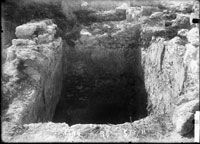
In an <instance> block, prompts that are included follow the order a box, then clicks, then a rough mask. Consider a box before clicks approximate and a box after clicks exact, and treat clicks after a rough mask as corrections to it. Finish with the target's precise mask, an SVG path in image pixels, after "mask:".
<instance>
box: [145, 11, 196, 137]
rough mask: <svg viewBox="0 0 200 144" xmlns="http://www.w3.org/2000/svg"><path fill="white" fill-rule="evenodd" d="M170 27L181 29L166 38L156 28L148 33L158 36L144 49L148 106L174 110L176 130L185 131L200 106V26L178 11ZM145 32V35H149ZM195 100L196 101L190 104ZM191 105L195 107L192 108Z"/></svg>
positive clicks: (152, 108)
mask: <svg viewBox="0 0 200 144" xmlns="http://www.w3.org/2000/svg"><path fill="white" fill-rule="evenodd" d="M154 22H155V21H154ZM147 23H148V22H147ZM154 24H156V23H154ZM175 25H177V26H175ZM157 28H158V27H157ZM169 28H173V30H174V31H176V32H177V31H178V36H175V37H173V38H171V39H167V38H166V37H165V36H166V35H165V36H164V35H163V36H164V37H163V36H159V37H158V36H156V32H157V30H152V31H151V32H149V33H151V34H152V35H154V36H155V37H154V39H152V40H151V42H150V43H149V47H147V48H144V51H142V53H143V55H142V59H143V60H142V61H143V63H144V71H145V72H144V73H145V84H146V89H147V91H148V93H149V103H148V104H149V107H148V108H149V109H151V110H152V112H153V113H173V112H174V114H172V115H173V117H174V119H173V122H174V124H175V127H176V131H177V132H178V133H180V134H181V135H184V134H187V133H189V132H191V129H192V128H191V126H192V124H191V120H192V119H193V114H194V111H195V110H198V108H197V105H198V100H199V97H198V95H199V61H198V59H199V28H198V27H194V26H191V25H190V24H189V18H188V17H187V16H183V15H182V14H178V16H177V18H176V19H175V20H174V23H173V24H172V27H169ZM182 28H183V29H182ZM166 30H167V29H166ZM144 31H145V30H144V29H143V32H144ZM147 31H148V30H146V32H147ZM164 31H165V30H164ZM146 34H147V33H145V32H144V34H142V35H144V37H145V36H146V37H147V35H146ZM165 34H166V33H165ZM161 37H162V38H161ZM168 38H169V37H168ZM192 100H193V101H194V102H196V103H195V104H192V105H190V103H192V102H191V101H192ZM195 100H196V101H195ZM188 105H190V106H189V107H190V108H191V109H195V110H191V111H190V110H189V109H188ZM174 110H175V111H174ZM177 115H179V116H180V115H181V116H180V117H179V118H180V119H182V120H180V119H179V118H178V116H177ZM189 127H190V128H189Z"/></svg>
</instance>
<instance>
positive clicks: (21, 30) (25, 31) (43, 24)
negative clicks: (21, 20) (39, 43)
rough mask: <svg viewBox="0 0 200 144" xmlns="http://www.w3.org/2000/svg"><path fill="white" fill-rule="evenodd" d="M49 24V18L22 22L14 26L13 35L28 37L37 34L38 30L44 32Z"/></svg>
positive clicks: (50, 22) (22, 37)
mask: <svg viewBox="0 0 200 144" xmlns="http://www.w3.org/2000/svg"><path fill="white" fill-rule="evenodd" d="M51 24H52V21H51V20H44V21H40V22H32V23H27V24H23V25H20V26H18V27H17V28H16V31H15V35H16V37H17V38H21V39H27V38H28V39H30V38H31V37H32V36H33V35H34V34H35V35H38V32H40V33H44V31H46V30H47V26H48V25H51Z"/></svg>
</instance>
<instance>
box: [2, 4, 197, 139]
mask: <svg viewBox="0 0 200 144" xmlns="http://www.w3.org/2000/svg"><path fill="white" fill-rule="evenodd" d="M85 7H87V6H85ZM86 9H87V8H86ZM198 9H199V6H198V4H194V3H188V4H181V5H180V4H178V5H176V4H173V3H171V4H170V5H169V4H163V6H162V7H161V6H160V7H152V6H142V7H138V6H137V7H130V6H128V5H123V6H121V7H118V8H116V9H115V10H112V11H106V12H98V13H96V12H91V13H90V14H88V13H87V14H85V13H83V15H84V16H85V17H84V18H86V19H87V18H88V19H87V20H89V21H90V22H92V23H91V24H90V25H85V26H82V27H81V28H80V30H79V31H78V37H77V38H76V39H75V40H74V39H73V46H71V47H67V48H65V59H64V60H65V61H64V62H65V66H64V67H62V52H63V51H62V40H61V38H56V37H54V36H55V32H56V31H55V28H56V25H54V24H53V23H52V22H51V21H49V20H47V21H41V22H35V23H29V24H25V25H22V26H19V27H17V29H16V36H17V37H18V38H19V39H15V40H13V41H12V46H11V47H9V48H8V49H7V58H6V63H5V65H4V68H3V74H4V77H3V88H4V91H3V92H4V93H3V94H4V95H6V96H5V97H3V98H5V101H6V102H7V103H8V104H10V106H9V108H8V109H7V111H5V113H4V117H3V118H4V120H3V125H4V126H5V127H4V133H3V135H6V136H5V139H4V140H6V141H14V142H22V141H23V142H24V141H26V142H33V141H34V142H36V141H37V142H41V141H43V142H44V141H45V142H47V141H48V142H49V141H52V142H55V141H56V142H58V141H59V142H61V141H62V142H73V141H76V142H77V141H81V142H82V141H89V142H91V141H92V142H93V141H106V142H107V141H133V142H137V141H139V142H141V141H145V140H146V139H145V137H146V138H147V140H148V141H151V140H152V141H155V140H158V141H159V140H160V141H162V140H163V141H165V142H166V141H167V142H169V141H172V142H177V141H178V142H183V141H187V142H188V141H193V139H189V140H187V139H186V140H185V139H183V136H186V135H187V134H189V133H191V131H192V130H193V124H192V121H193V115H194V112H195V111H197V110H199V109H198V107H199V97H198V95H199V26H198V24H197V25H194V24H192V23H191V19H192V18H194V17H197V11H198ZM81 12H85V11H80V13H81ZM193 12H194V15H192V14H191V13H193ZM125 19H126V20H125ZM68 38H69V37H68ZM62 68H63V69H64V74H65V75H68V74H69V76H72V75H75V76H81V77H82V76H85V75H87V76H88V75H89V76H91V78H98V77H97V76H100V74H105V73H106V74H112V75H121V74H123V73H124V72H131V75H134V76H136V77H138V78H139V79H140V81H144V84H145V85H144V84H142V85H143V86H145V88H146V91H147V93H148V107H147V110H148V111H149V113H150V115H149V116H147V117H146V118H144V119H139V120H137V121H134V122H130V123H129V122H127V123H124V124H117V125H109V124H107V125H98V124H77V125H72V126H69V125H68V124H65V123H51V122H49V123H37V124H36V122H46V121H48V120H51V118H52V115H53V113H54V112H53V111H54V109H55V104H56V102H57V101H58V99H59V95H60V91H61V89H60V88H61V80H62V77H61V76H62V75H63V73H62V72H63V71H62ZM106 76H107V77H106V78H107V79H106V80H107V81H104V83H102V85H103V84H105V83H109V82H110V81H109V79H108V78H110V75H106ZM96 80H99V79H96ZM116 83H117V82H116ZM136 83H137V82H136ZM94 84H97V85H98V84H101V83H96V82H94ZM136 87H137V86H135V87H134V88H135V89H137V88H136ZM120 88H122V87H120ZM120 88H119V89H120ZM77 89H80V91H81V90H82V85H78V86H77ZM137 90H140V89H137ZM117 92H118V91H117ZM139 94H140V92H139ZM140 95H142V93H141V94H140ZM115 96H116V95H115ZM115 96H113V97H111V96H110V97H109V98H107V97H106V98H105V97H103V96H102V97H98V96H96V97H95V95H94V97H92V100H91V101H90V103H92V104H93V105H92V106H90V107H87V108H79V109H75V110H72V109H71V111H68V112H66V114H68V115H71V116H72V117H71V119H72V120H73V121H78V120H79V119H77V115H78V116H80V117H86V119H87V116H86V115H87V113H88V111H91V110H93V108H94V107H98V106H101V105H99V103H103V102H107V104H108V105H110V103H109V102H108V101H114V104H119V103H120V102H121V103H122V102H124V101H123V100H122V99H121V98H119V99H118V100H119V101H117V100H116V97H115ZM79 98H84V97H82V96H79ZM24 100H25V101H24ZM61 100H62V99H61ZM132 100H133V103H134V102H135V101H134V100H135V99H132ZM143 100H144V99H138V101H136V102H135V103H143V102H145V101H143ZM52 102H53V103H52ZM121 103H120V104H121ZM8 104H7V105H8ZM115 108H116V107H115ZM5 109H6V108H5ZM134 109H139V110H140V111H143V108H138V107H137V108H135V107H133V109H131V111H132V110H134ZM145 109H146V108H145ZM135 114H139V113H138V111H137V112H136V113H135ZM166 115H167V116H166ZM119 116H121V115H119ZM29 123H33V124H29ZM21 124H25V125H21ZM172 131H173V132H174V133H175V135H174V133H171V132H172ZM15 133H17V135H14V134H15ZM170 134H171V135H170ZM8 135H9V136H8ZM173 135H174V137H173ZM177 137H178V139H177ZM10 138H11V139H10Z"/></svg>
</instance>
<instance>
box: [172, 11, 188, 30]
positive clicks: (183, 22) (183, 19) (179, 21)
mask: <svg viewBox="0 0 200 144" xmlns="http://www.w3.org/2000/svg"><path fill="white" fill-rule="evenodd" d="M172 26H175V27H178V28H186V29H189V28H190V18H189V17H188V16H185V15H182V14H178V15H177V17H176V19H175V20H174V22H173V24H172Z"/></svg>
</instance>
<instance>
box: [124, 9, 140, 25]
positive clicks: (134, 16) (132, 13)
mask: <svg viewBox="0 0 200 144" xmlns="http://www.w3.org/2000/svg"><path fill="white" fill-rule="evenodd" d="M140 13H141V8H137V7H129V8H128V9H127V10H126V20H127V21H128V22H132V21H137V20H138V18H139V17H140Z"/></svg>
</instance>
